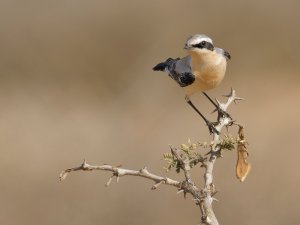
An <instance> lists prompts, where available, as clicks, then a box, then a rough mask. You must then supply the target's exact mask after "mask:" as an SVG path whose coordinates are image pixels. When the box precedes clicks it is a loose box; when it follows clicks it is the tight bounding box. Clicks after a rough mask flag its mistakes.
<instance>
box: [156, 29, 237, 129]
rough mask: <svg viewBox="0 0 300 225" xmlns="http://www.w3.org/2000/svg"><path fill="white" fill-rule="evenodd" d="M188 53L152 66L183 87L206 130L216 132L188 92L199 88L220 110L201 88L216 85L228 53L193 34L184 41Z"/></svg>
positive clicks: (222, 72)
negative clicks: (206, 127)
mask: <svg viewBox="0 0 300 225" xmlns="http://www.w3.org/2000/svg"><path fill="white" fill-rule="evenodd" d="M184 49H186V50H187V51H188V54H189V55H188V56H186V57H184V58H181V59H180V58H176V59H172V58H168V59H167V60H166V61H165V62H162V63H159V64H157V65H156V66H155V67H154V68H153V70H155V71H164V72H167V73H168V75H169V76H170V77H171V78H172V79H173V80H175V81H176V82H177V83H178V84H179V85H180V86H181V87H183V89H184V91H185V94H186V97H185V99H186V101H187V103H188V104H189V105H190V106H191V107H192V108H193V109H194V110H195V111H196V112H197V113H198V114H199V115H200V116H201V117H202V118H203V119H204V121H205V122H206V124H207V126H208V128H209V130H210V132H211V133H212V132H214V133H218V131H217V130H216V129H215V127H214V126H213V124H212V123H211V122H210V121H208V120H207V119H206V118H205V117H204V116H203V114H202V113H201V112H200V111H199V110H198V109H197V108H196V107H195V105H194V104H193V103H192V102H191V100H190V96H191V95H192V94H194V93H197V92H200V91H201V92H202V93H203V94H204V95H205V96H206V97H207V98H208V99H209V100H210V101H211V102H212V103H213V104H214V105H215V107H216V108H217V110H218V111H219V112H220V113H221V114H222V113H225V112H223V110H222V109H220V107H218V105H217V104H216V103H215V102H214V101H213V100H212V99H211V98H210V97H209V96H208V95H207V94H206V93H205V92H204V91H207V90H210V89H213V88H215V87H216V86H218V85H219V84H220V83H221V81H222V80H223V78H224V76H225V71H226V65H227V61H228V60H229V59H230V58H231V57H230V54H229V53H228V52H227V51H225V50H223V49H221V48H215V47H214V45H213V41H212V40H211V39H210V38H209V37H208V36H206V35H203V34H196V35H193V36H191V37H189V38H188V39H187V41H186V43H185V45H184Z"/></svg>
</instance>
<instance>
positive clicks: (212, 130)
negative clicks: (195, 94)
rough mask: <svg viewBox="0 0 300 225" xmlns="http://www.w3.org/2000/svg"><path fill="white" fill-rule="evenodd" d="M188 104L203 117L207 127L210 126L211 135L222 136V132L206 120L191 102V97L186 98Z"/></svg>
mask: <svg viewBox="0 0 300 225" xmlns="http://www.w3.org/2000/svg"><path fill="white" fill-rule="evenodd" d="M185 100H186V102H187V103H188V104H189V105H190V106H191V107H192V108H193V109H194V110H195V111H196V112H197V113H198V114H199V115H200V116H201V117H202V119H203V120H204V121H205V123H206V125H207V126H208V129H209V132H210V134H212V133H216V134H220V132H219V131H218V130H217V129H216V128H215V126H214V125H213V123H212V122H210V121H209V120H208V119H206V118H205V116H204V115H203V114H202V113H201V112H200V111H199V110H198V109H197V108H196V106H195V105H194V104H193V103H192V102H191V100H190V98H189V96H185Z"/></svg>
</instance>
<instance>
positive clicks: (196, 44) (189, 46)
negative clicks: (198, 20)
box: [184, 34, 214, 53]
mask: <svg viewBox="0 0 300 225" xmlns="http://www.w3.org/2000/svg"><path fill="white" fill-rule="evenodd" d="M184 49H186V50H188V51H191V52H197V53H209V52H211V51H213V50H214V45H213V41H212V40H211V39H210V38H209V37H208V36H206V35H204V34H195V35H193V36H191V37H189V38H188V39H187V41H186V42H185V45H184Z"/></svg>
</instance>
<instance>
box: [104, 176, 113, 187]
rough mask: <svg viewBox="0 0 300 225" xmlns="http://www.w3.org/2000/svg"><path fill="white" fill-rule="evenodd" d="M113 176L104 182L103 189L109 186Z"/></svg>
mask: <svg viewBox="0 0 300 225" xmlns="http://www.w3.org/2000/svg"><path fill="white" fill-rule="evenodd" d="M114 176H115V175H112V176H111V177H110V178H109V179H108V181H107V182H106V184H105V187H108V186H109V185H110V183H111V181H112V178H113V177H114Z"/></svg>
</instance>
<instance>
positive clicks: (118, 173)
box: [59, 89, 249, 225]
mask: <svg viewBox="0 0 300 225" xmlns="http://www.w3.org/2000/svg"><path fill="white" fill-rule="evenodd" d="M225 97H227V101H226V102H224V103H222V102H220V101H219V100H218V99H216V102H217V105H218V107H219V109H220V110H221V111H222V112H223V113H222V112H220V110H219V111H218V121H217V122H216V125H215V128H216V130H217V131H218V133H216V132H215V133H213V143H214V144H212V146H211V151H210V152H209V153H208V154H207V158H203V159H197V160H200V161H199V162H201V165H200V166H201V167H203V168H204V170H205V172H204V186H203V188H202V189H199V188H198V187H197V186H196V185H195V183H194V182H193V179H192V177H191V174H190V170H191V166H190V165H191V163H193V162H194V161H192V160H190V159H189V157H187V156H186V155H185V154H184V152H182V150H178V149H177V148H175V147H174V146H171V145H170V151H171V154H172V155H173V157H174V158H175V159H176V160H177V161H178V162H179V166H180V169H182V171H183V174H184V180H182V181H177V180H173V179H171V178H168V177H162V176H159V175H156V174H153V173H151V172H149V171H148V169H147V167H144V168H142V169H140V170H131V169H125V168H122V167H121V166H112V165H107V164H104V165H101V166H93V165H90V164H88V163H87V162H86V161H85V160H84V161H83V163H82V164H81V165H80V166H77V167H73V168H69V169H66V170H64V171H63V172H61V174H60V176H59V178H60V180H64V179H66V177H67V175H68V174H69V173H71V172H75V171H93V170H103V171H108V172H112V175H111V177H110V178H109V180H108V181H107V183H106V184H105V186H107V187H108V186H109V185H110V184H111V182H112V180H113V178H114V177H116V182H117V183H118V182H119V179H120V177H123V176H127V175H128V176H137V177H143V178H145V179H148V180H152V181H153V182H154V184H153V185H152V187H151V190H156V189H157V188H158V187H159V186H160V185H168V186H173V187H176V188H177V190H178V191H177V194H179V193H183V194H184V197H185V196H186V194H191V195H192V199H193V201H194V202H195V204H196V205H197V206H199V208H200V212H201V214H202V216H201V222H202V223H203V224H207V225H219V222H218V220H217V218H216V216H215V214H214V212H213V207H212V203H213V202H214V201H217V199H216V198H215V197H214V196H215V195H216V193H217V191H216V189H215V185H214V183H213V169H214V164H215V161H216V159H217V158H218V157H219V156H220V151H221V148H220V145H218V144H217V143H218V142H219V140H220V134H221V130H222V129H223V127H224V126H225V127H228V126H232V125H236V123H235V122H234V121H233V120H232V118H231V116H230V115H229V114H228V113H227V112H226V110H227V109H228V107H229V106H230V104H231V103H233V102H234V103H236V101H238V100H242V98H240V97H237V96H236V92H235V91H234V90H233V89H231V91H230V93H229V94H228V95H225ZM240 134H241V133H240ZM242 141H243V140H242ZM242 147H243V149H242ZM240 148H241V151H240V152H241V153H240V155H241V154H242V153H243V154H244V155H243V158H240V162H241V163H240V164H242V163H243V165H247V162H246V155H245V154H246V153H244V152H245V151H246V150H245V149H244V148H245V143H242V142H241V144H240ZM242 150H243V152H242ZM244 150H245V151H244ZM171 157H172V156H171ZM241 157H242V156H241ZM241 171H242V172H243V171H244V170H241ZM247 172H249V170H248V171H247Z"/></svg>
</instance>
